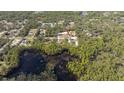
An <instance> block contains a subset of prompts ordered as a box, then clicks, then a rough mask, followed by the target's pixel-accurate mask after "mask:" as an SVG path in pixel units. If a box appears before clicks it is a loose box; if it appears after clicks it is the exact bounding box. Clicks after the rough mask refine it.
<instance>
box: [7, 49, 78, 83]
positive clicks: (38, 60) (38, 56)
mask: <svg viewBox="0 0 124 93" xmlns="http://www.w3.org/2000/svg"><path fill="white" fill-rule="evenodd" d="M73 59H74V57H72V56H71V55H70V54H69V51H68V49H63V50H62V51H61V52H59V53H57V54H55V55H46V54H43V53H41V51H39V50H36V49H25V50H23V51H21V52H20V54H19V64H18V67H16V68H13V69H12V70H11V71H10V72H9V73H8V74H7V77H16V76H18V75H19V74H20V73H24V74H35V75H39V74H40V73H41V72H43V71H45V69H46V65H47V64H48V63H52V62H53V63H52V64H53V65H54V68H53V71H54V74H55V75H56V77H57V80H59V81H70V80H71V81H72V80H76V77H75V75H73V74H72V73H70V72H69V71H68V69H67V67H66V65H67V63H68V62H69V61H70V60H73Z"/></svg>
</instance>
